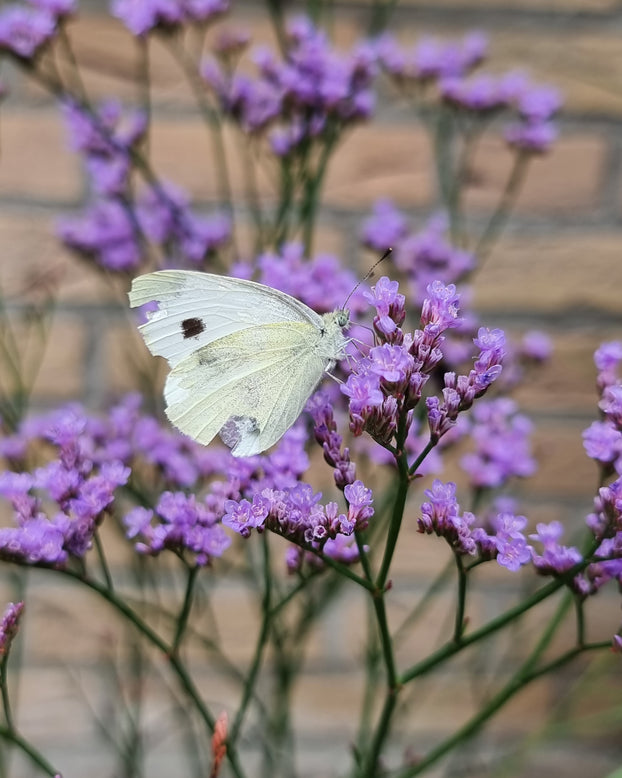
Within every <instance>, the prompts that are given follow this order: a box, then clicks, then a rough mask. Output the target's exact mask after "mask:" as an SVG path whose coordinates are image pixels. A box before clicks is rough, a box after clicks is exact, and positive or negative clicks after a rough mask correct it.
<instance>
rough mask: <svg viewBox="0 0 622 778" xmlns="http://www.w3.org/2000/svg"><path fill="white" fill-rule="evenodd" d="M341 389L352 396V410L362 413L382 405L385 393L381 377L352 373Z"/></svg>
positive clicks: (355, 412) (352, 411) (354, 412)
mask: <svg viewBox="0 0 622 778" xmlns="http://www.w3.org/2000/svg"><path fill="white" fill-rule="evenodd" d="M341 391H342V392H343V394H345V395H346V396H347V397H349V398H350V412H351V413H353V414H355V415H362V414H363V413H364V412H365V411H366V410H369V409H371V408H376V407H378V406H380V405H382V402H383V400H384V395H383V394H382V392H381V391H380V381H379V377H378V376H375V375H360V374H356V373H351V374H350V375H349V376H348V380H347V381H346V382H345V384H342V385H341Z"/></svg>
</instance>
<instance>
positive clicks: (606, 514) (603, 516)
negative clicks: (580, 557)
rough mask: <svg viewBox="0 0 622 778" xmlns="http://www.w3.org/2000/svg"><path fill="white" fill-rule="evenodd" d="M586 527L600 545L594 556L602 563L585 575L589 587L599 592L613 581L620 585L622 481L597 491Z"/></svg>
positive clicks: (592, 565) (621, 561)
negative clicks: (599, 589) (603, 586)
mask: <svg viewBox="0 0 622 778" xmlns="http://www.w3.org/2000/svg"><path fill="white" fill-rule="evenodd" d="M586 523H587V525H588V527H589V528H590V530H591V531H592V532H593V533H594V537H595V539H596V541H598V543H599V545H598V548H597V550H596V553H595V556H596V557H597V558H599V559H600V560H601V561H598V562H595V563H593V564H591V565H590V566H589V567H588V569H587V571H586V575H587V578H588V579H589V581H590V583H591V585H592V586H593V587H594V588H596V589H598V588H600V587H601V586H602V585H603V584H605V583H607V581H610V580H612V579H613V580H616V581H617V582H618V584H619V585H622V478H618V479H617V480H616V481H614V482H613V483H611V484H609V486H603V487H602V488H600V489H599V490H598V494H597V495H596V497H595V498H594V512H593V513H590V514H589V516H587V518H586Z"/></svg>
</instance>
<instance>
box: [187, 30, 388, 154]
mask: <svg viewBox="0 0 622 778" xmlns="http://www.w3.org/2000/svg"><path fill="white" fill-rule="evenodd" d="M285 46H286V52H285V56H284V58H283V59H282V60H281V59H279V58H277V57H276V55H275V54H274V53H273V52H272V51H270V50H269V49H267V48H263V49H260V50H257V51H256V52H255V62H256V64H257V66H258V68H259V75H258V76H257V77H256V78H250V77H248V76H246V75H243V74H240V73H237V72H231V70H230V68H228V67H226V66H224V65H223V64H221V63H219V62H218V60H216V59H208V60H206V61H205V62H204V63H203V65H202V70H201V72H202V75H203V78H204V79H205V81H206V82H207V83H208V84H209V85H210V87H211V88H212V89H213V90H214V92H215V93H216V95H217V97H218V99H219V102H220V105H221V108H222V110H223V111H224V112H225V114H226V115H228V116H230V117H231V118H232V119H233V120H234V121H236V122H237V123H238V124H239V125H240V127H241V128H242V129H243V130H244V131H245V132H246V133H259V132H263V131H264V130H266V129H267V128H268V127H269V126H270V125H272V124H273V123H274V122H275V121H276V120H277V119H278V126H276V127H274V128H273V129H272V132H271V134H270V143H271V147H272V150H273V152H274V153H275V154H276V155H278V156H281V157H284V156H287V155H290V154H293V153H295V152H296V151H298V150H299V149H301V148H302V147H303V144H305V143H307V142H308V141H309V139H319V138H323V137H329V136H330V135H332V134H333V133H334V131H335V128H336V127H337V126H344V125H346V124H350V123H352V122H355V121H360V120H361V119H367V118H368V117H369V116H370V115H371V112H372V110H373V107H374V96H373V92H372V91H371V84H372V81H373V78H374V75H375V55H374V53H373V51H372V50H371V48H370V47H369V46H365V45H359V46H358V47H357V48H355V49H353V50H352V51H351V52H350V53H349V54H341V53H339V52H337V51H335V49H334V48H333V47H332V45H331V44H330V42H329V40H328V38H327V36H326V35H325V33H324V32H322V31H321V30H319V29H317V28H316V27H315V26H314V25H313V24H312V22H311V21H310V20H309V19H307V18H306V17H299V18H297V19H294V20H292V21H290V23H289V24H288V26H287V30H286V35H285Z"/></svg>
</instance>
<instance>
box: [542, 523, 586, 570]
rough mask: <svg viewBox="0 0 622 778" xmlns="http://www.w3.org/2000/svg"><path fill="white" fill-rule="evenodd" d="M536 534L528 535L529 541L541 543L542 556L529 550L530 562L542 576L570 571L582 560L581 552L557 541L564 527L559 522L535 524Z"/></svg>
mask: <svg viewBox="0 0 622 778" xmlns="http://www.w3.org/2000/svg"><path fill="white" fill-rule="evenodd" d="M536 529H537V532H536V533H534V534H533V535H529V538H530V539H531V540H535V541H536V542H538V543H541V544H542V546H543V551H542V554H538V553H536V551H535V550H534V549H532V550H531V555H532V561H533V564H534V567H535V568H536V570H537V571H538V572H539V573H541V574H543V575H559V574H561V573H565V572H567V571H568V570H570V569H571V568H572V567H574V566H575V565H577V564H578V563H579V562H581V561H582V560H583V557H582V555H581V552H580V551H579V549H577V548H575V547H574V546H564V545H562V544H560V543H559V539H560V538H561V536H562V535H563V533H564V527H563V525H562V524H561V522H559V521H552V522H550V524H537V525H536Z"/></svg>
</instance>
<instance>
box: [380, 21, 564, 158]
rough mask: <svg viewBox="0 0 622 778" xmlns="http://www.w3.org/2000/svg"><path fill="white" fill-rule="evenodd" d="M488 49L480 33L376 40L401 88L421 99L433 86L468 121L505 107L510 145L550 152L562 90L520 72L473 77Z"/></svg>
mask: <svg viewBox="0 0 622 778" xmlns="http://www.w3.org/2000/svg"><path fill="white" fill-rule="evenodd" d="M487 48H488V45H487V40H486V39H485V37H484V36H483V35H481V34H480V33H471V34H469V35H466V36H465V37H464V38H463V39H462V40H457V41H449V42H440V41H438V40H436V39H434V38H424V39H422V40H421V41H419V42H418V43H417V45H416V46H415V47H414V48H411V49H405V48H403V47H401V46H400V44H399V43H398V42H397V41H396V39H395V38H394V36H392V35H383V36H381V37H380V38H379V39H378V40H377V41H376V51H377V53H378V59H379V62H380V63H381V65H382V67H383V70H384V71H385V72H386V73H387V75H388V76H389V78H390V79H391V81H392V83H393V84H395V85H396V86H397V87H398V88H399V89H400V91H402V92H407V93H409V94H413V95H415V96H416V97H417V98H418V99H420V98H421V97H422V96H423V95H424V90H425V89H426V88H427V89H429V88H430V87H432V86H435V87H436V89H437V90H438V94H439V96H440V99H441V100H442V101H443V102H444V103H445V104H446V105H448V106H450V107H451V108H453V109H454V110H455V111H456V112H459V113H461V114H464V115H465V116H466V117H467V118H470V119H476V118H478V117H482V118H483V119H485V118H487V117H488V116H490V114H493V113H500V112H502V111H503V112H505V113H510V114H513V115H514V117H515V118H513V119H512V120H511V121H510V122H509V123H508V125H507V126H506V129H505V132H504V135H505V139H506V141H507V142H508V144H509V145H510V146H511V147H513V148H516V149H518V150H520V151H522V152H524V153H542V152H545V151H547V150H548V149H549V148H550V146H551V145H552V143H553V142H554V141H555V139H556V137H557V130H556V128H555V126H554V125H553V124H552V122H551V119H552V117H553V116H554V114H555V113H556V112H557V111H558V110H559V108H560V107H561V103H562V100H561V96H560V94H559V92H558V91H557V90H556V89H554V88H553V87H550V86H548V85H543V84H535V83H533V82H531V81H530V80H529V79H528V78H527V77H526V76H525V74H523V73H520V72H515V71H510V72H508V73H503V74H500V75H497V74H495V75H493V74H491V73H479V74H476V75H474V74H473V73H472V71H473V69H474V68H475V67H476V66H477V65H479V64H480V63H481V62H482V61H483V60H484V59H485V57H486V55H487Z"/></svg>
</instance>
